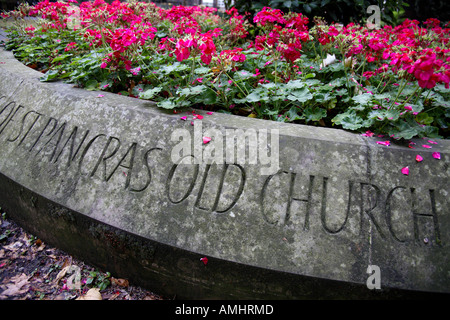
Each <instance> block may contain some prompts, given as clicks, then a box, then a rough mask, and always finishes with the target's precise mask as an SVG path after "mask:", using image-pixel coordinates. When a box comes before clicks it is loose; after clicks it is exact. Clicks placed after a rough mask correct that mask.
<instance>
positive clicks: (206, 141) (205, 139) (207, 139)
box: [203, 137, 211, 144]
mask: <svg viewBox="0 0 450 320" xmlns="http://www.w3.org/2000/svg"><path fill="white" fill-rule="evenodd" d="M210 141H211V138H210V137H203V143H204V144H206V143H208V142H210Z"/></svg>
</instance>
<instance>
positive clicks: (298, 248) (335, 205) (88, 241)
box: [0, 51, 450, 298]
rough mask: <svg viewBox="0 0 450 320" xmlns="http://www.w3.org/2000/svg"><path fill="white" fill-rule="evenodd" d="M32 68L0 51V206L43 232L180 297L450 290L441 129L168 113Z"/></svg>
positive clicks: (447, 152)
mask: <svg viewBox="0 0 450 320" xmlns="http://www.w3.org/2000/svg"><path fill="white" fill-rule="evenodd" d="M40 76H41V74H40V73H39V72H36V71H34V70H31V69H29V68H27V67H25V66H23V65H22V64H20V63H19V62H18V61H17V60H15V59H14V58H13V56H12V54H11V53H10V52H5V51H1V52H0V191H1V193H0V205H1V206H2V208H6V209H7V210H8V212H9V213H10V214H11V215H12V216H13V218H14V219H16V220H17V221H18V222H19V223H21V224H22V225H23V226H24V227H25V228H27V229H29V230H30V232H33V233H35V234H36V235H39V236H40V237H42V239H43V240H46V241H48V242H49V243H52V244H55V245H57V246H59V247H60V248H62V249H63V250H65V251H67V252H70V253H72V254H74V255H76V256H78V257H81V258H83V259H86V260H87V261H90V262H92V263H94V264H96V265H98V266H101V267H104V268H107V269H108V270H110V271H111V272H112V273H120V274H121V275H122V277H127V276H128V277H129V278H130V279H131V280H132V281H135V282H137V283H139V284H141V285H148V286H150V287H152V288H154V289H155V290H156V289H158V290H161V293H164V294H167V295H173V296H175V295H176V296H177V297H185V298H253V297H263V298H331V297H337V298H342V297H366V296H367V297H373V296H383V295H385V296H386V295H394V296H396V295H398V294H400V295H401V294H404V292H409V293H412V292H434V293H449V292H450V259H449V253H450V251H449V248H450V247H449V242H450V232H449V230H450V212H449V200H448V199H449V183H448V182H449V179H448V177H449V166H448V164H449V157H450V143H449V141H448V140H434V141H431V142H428V141H427V140H423V139H416V140H414V143H415V145H413V146H414V148H415V149H413V148H409V147H408V145H399V144H396V143H395V142H393V141H391V143H390V145H389V146H386V145H383V144H379V143H377V141H385V140H387V139H386V138H369V137H364V136H361V135H359V134H353V133H349V132H346V131H342V130H337V129H327V128H316V127H309V126H302V125H295V124H283V123H276V122H270V121H263V120H258V119H250V118H242V117H236V116H230V115H226V114H219V113H213V114H208V113H206V112H204V111H197V112H196V113H195V114H193V113H191V114H185V113H183V114H173V113H168V112H164V111H163V110H160V109H158V108H156V107H155V106H154V105H153V104H152V103H151V102H148V101H143V100H138V99H133V98H127V97H123V96H119V95H114V94H109V93H102V94H100V95H99V92H98V91H97V92H96V91H85V90H83V89H78V88H74V87H73V86H72V85H69V84H64V83H60V82H56V83H41V82H40V81H39V77H40ZM199 115H200V116H199ZM184 116H186V118H184ZM204 138H206V139H207V140H204ZM424 144H426V145H428V146H429V147H431V148H426V147H423V145H424ZM434 152H438V153H439V155H440V159H436V157H434V156H433V153H434ZM417 154H419V155H421V156H422V157H423V161H421V162H418V161H416V155H417ZM435 155H436V154H435ZM404 167H408V168H409V174H408V175H406V174H404V173H402V168H404ZM203 257H206V258H208V262H207V263H206V264H205V263H203V261H201V260H200V259H201V258H203ZM205 262H206V261H205ZM378 271H379V272H378ZM380 279H381V281H380V283H381V290H377V289H376V288H375V289H374V290H370V289H369V287H373V286H376V285H377V280H380ZM367 283H369V286H367ZM405 290H406V291H405Z"/></svg>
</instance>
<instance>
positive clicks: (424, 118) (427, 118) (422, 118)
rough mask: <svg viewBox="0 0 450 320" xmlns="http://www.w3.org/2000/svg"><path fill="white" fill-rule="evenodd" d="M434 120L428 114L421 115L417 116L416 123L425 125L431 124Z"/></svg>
mask: <svg viewBox="0 0 450 320" xmlns="http://www.w3.org/2000/svg"><path fill="white" fill-rule="evenodd" d="M433 120H434V119H433V117H430V116H429V115H428V114H427V113H426V112H422V113H419V114H418V115H417V116H416V121H417V122H419V123H421V124H425V125H429V124H431V123H432V122H433Z"/></svg>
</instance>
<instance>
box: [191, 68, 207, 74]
mask: <svg viewBox="0 0 450 320" xmlns="http://www.w3.org/2000/svg"><path fill="white" fill-rule="evenodd" d="M210 71H211V69H210V68H207V67H200V68H197V69H195V70H194V73H196V74H207V73H209V72H210Z"/></svg>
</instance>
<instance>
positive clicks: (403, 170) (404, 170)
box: [402, 167, 409, 175]
mask: <svg viewBox="0 0 450 320" xmlns="http://www.w3.org/2000/svg"><path fill="white" fill-rule="evenodd" d="M402 173H403V174H404V175H408V174H409V168H408V167H404V168H402Z"/></svg>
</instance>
